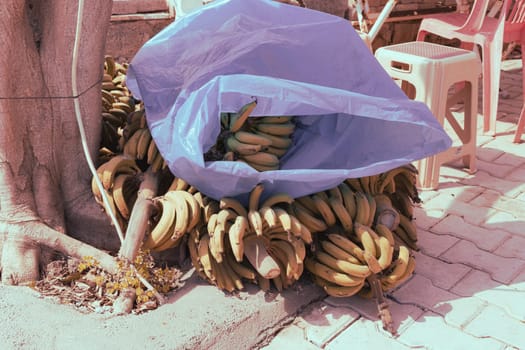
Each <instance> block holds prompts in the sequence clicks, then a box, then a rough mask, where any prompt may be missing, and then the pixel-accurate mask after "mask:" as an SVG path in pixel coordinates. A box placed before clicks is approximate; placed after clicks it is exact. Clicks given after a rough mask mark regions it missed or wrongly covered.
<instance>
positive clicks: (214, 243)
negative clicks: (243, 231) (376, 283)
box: [210, 219, 226, 263]
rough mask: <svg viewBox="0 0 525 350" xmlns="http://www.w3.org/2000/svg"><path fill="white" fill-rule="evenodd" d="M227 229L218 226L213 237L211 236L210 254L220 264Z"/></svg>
mask: <svg viewBox="0 0 525 350" xmlns="http://www.w3.org/2000/svg"><path fill="white" fill-rule="evenodd" d="M217 220H218V219H217ZM225 232H226V227H225V226H223V225H219V224H217V225H216V226H215V230H214V231H213V235H211V236H210V253H211V256H212V257H213V258H214V259H215V260H216V261H217V262H218V263H222V254H223V253H224V235H225Z"/></svg>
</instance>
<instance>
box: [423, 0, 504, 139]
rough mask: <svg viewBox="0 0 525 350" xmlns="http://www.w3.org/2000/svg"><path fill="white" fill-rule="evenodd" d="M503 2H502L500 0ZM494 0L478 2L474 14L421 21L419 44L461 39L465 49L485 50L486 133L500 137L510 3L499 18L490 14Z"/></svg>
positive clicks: (483, 70)
mask: <svg viewBox="0 0 525 350" xmlns="http://www.w3.org/2000/svg"><path fill="white" fill-rule="evenodd" d="M498 1H501V0H498ZM489 2H490V0H475V2H474V5H473V6H472V9H471V11H470V13H467V14H465V13H457V12H456V13H446V14H436V15H433V16H431V17H427V18H424V19H423V20H422V21H421V25H420V27H419V32H418V35H417V40H419V41H422V40H425V37H426V35H427V34H429V33H432V34H436V35H438V36H440V37H443V38H446V39H459V40H460V41H461V43H462V47H464V48H468V47H472V46H475V45H479V46H480V47H481V55H482V63H483V69H482V74H483V84H482V85H483V118H484V123H483V131H484V132H486V133H489V134H490V135H494V134H495V133H496V118H497V109H498V98H499V83H500V70H501V58H502V51H503V29H504V25H505V18H506V14H507V9H508V7H509V2H510V0H503V3H502V7H501V11H500V14H499V16H498V17H497V18H494V17H491V16H489V15H488V14H487V9H488V6H489Z"/></svg>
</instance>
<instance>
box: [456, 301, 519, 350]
mask: <svg viewBox="0 0 525 350" xmlns="http://www.w3.org/2000/svg"><path fill="white" fill-rule="evenodd" d="M465 331H466V332H469V333H471V334H474V335H476V336H478V337H491V338H493V339H497V340H499V341H501V342H504V343H506V344H508V345H511V346H515V347H517V348H518V349H525V336H524V335H525V323H523V322H520V321H519V320H517V319H515V318H512V317H510V316H509V315H508V314H507V313H506V312H505V311H504V310H502V309H501V308H499V307H496V306H492V305H489V306H487V307H486V308H485V309H484V310H483V312H482V313H481V314H480V315H478V317H476V318H475V319H473V320H472V322H470V323H469V324H468V325H467V326H466V327H465ZM483 349H485V348H483Z"/></svg>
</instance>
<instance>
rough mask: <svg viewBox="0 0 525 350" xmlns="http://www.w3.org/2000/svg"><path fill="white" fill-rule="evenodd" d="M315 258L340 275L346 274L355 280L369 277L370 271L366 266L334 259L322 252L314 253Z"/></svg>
mask: <svg viewBox="0 0 525 350" xmlns="http://www.w3.org/2000/svg"><path fill="white" fill-rule="evenodd" d="M315 257H316V258H317V260H319V262H321V263H323V264H325V265H326V266H328V267H330V268H332V269H334V270H335V271H338V272H340V273H345V274H348V275H350V276H352V277H355V278H366V277H368V276H369V275H370V273H371V272H370V269H369V268H368V266H366V265H361V264H354V263H351V262H349V261H348V260H341V259H336V258H334V257H333V256H331V255H330V254H327V253H325V252H323V251H316V252H315Z"/></svg>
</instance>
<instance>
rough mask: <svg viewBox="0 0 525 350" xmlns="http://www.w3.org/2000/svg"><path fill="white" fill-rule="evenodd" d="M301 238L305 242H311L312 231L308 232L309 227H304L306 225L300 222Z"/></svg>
mask: <svg viewBox="0 0 525 350" xmlns="http://www.w3.org/2000/svg"><path fill="white" fill-rule="evenodd" d="M294 217H295V216H294ZM301 239H302V240H303V241H304V242H305V243H307V244H311V243H312V242H313V238H312V232H310V229H309V228H308V227H306V225H303V224H302V223H301Z"/></svg>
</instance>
